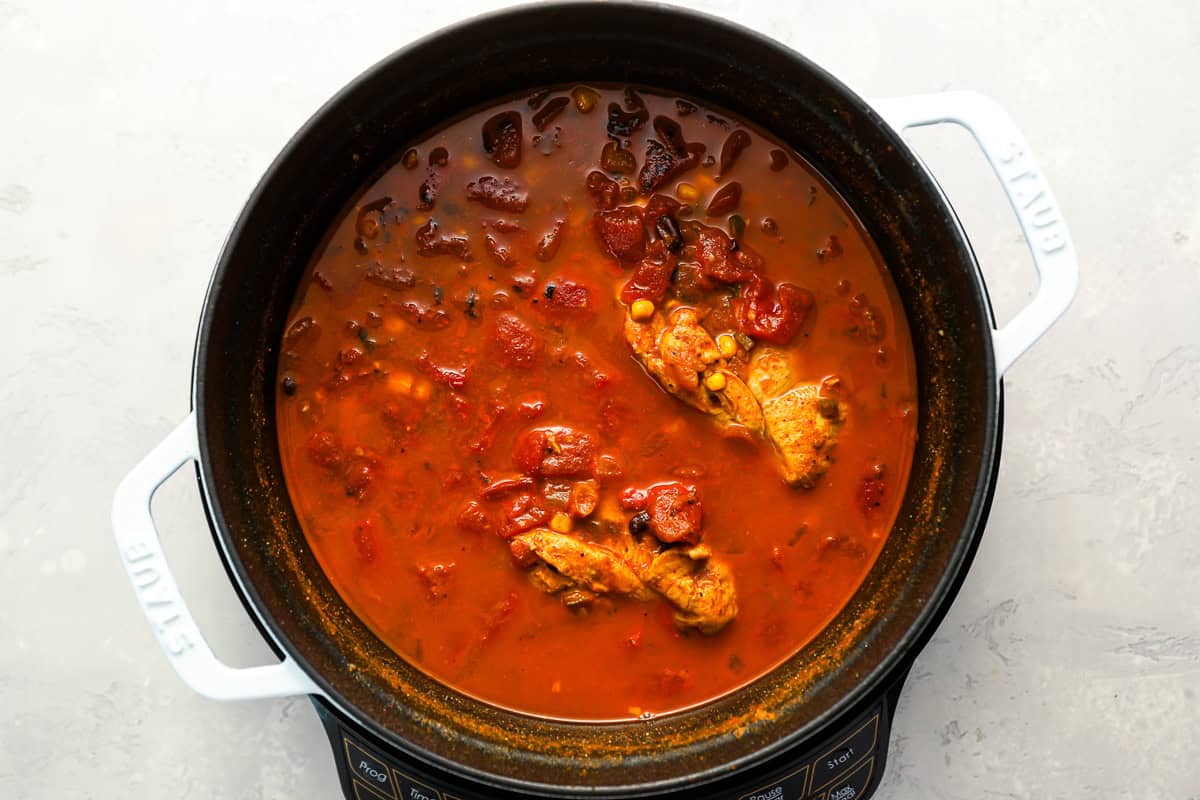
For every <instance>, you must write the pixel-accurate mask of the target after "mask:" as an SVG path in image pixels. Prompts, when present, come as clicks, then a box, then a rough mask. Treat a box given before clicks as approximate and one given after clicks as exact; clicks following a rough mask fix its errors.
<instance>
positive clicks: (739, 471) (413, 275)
mask: <svg viewBox="0 0 1200 800" xmlns="http://www.w3.org/2000/svg"><path fill="white" fill-rule="evenodd" d="M651 198H655V199H653V200H652V199H651ZM648 203H649V206H647V204H648ZM642 207H645V208H642ZM672 326H673V327H672ZM664 331H667V333H668V334H671V335H675V336H676V339H671V340H670V342H676V340H678V342H677V343H681V344H678V347H677V348H675V349H672V347H673V346H674V345H672V346H668V345H669V344H670V343H669V342H668V339H667V338H664V337H666V336H667V334H664ZM714 345H715V346H716V349H715V351H714V350H713V346H714ZM688 347H692V348H694V349H692V350H688V349H687V348H688ZM697 354H699V355H697ZM772 358H773V359H774V361H772ZM775 367H778V370H781V372H778V373H768V372H767V371H765V370H767V369H768V368H775ZM764 376H765V377H764ZM781 376H783V377H781ZM277 379H278V383H277V387H278V391H277V427H278V436H279V446H280V451H281V454H282V458H283V466H284V471H285V475H286V481H287V485H288V489H289V492H290V495H291V499H292V502H293V505H294V507H295V509H296V512H297V515H298V517H299V520H300V523H301V525H302V527H303V530H304V533H305V535H306V537H307V539H308V542H309V544H310V545H311V547H312V549H313V551H314V552H315V554H316V557H317V559H318V560H319V562H320V564H321V566H322V568H323V569H324V571H325V572H326V574H327V575H328V577H329V579H330V581H331V582H332V583H333V585H334V586H335V587H336V589H337V590H338V592H339V593H340V594H341V595H342V597H343V598H344V599H345V601H346V602H347V603H348V604H349V606H350V607H351V608H352V609H353V610H354V611H355V613H357V614H358V615H359V616H360V617H361V618H362V619H363V620H364V621H365V622H366V623H367V625H369V626H370V628H371V629H372V630H374V631H375V633H376V634H377V635H378V636H379V637H380V638H381V639H382V640H383V641H384V642H386V643H387V644H388V645H389V646H390V647H392V648H393V649H394V650H395V651H396V652H397V653H399V654H400V655H401V656H403V657H404V658H405V659H407V660H408V661H409V662H411V663H412V664H413V665H415V666H417V667H418V668H420V669H422V670H424V671H425V672H427V673H428V674H430V675H431V676H433V677H435V678H437V679H439V680H440V681H442V682H444V683H445V684H447V685H449V686H451V687H453V688H455V689H457V690H459V691H462V692H464V693H467V694H469V695H472V696H474V697H476V698H479V699H480V700H483V701H486V702H489V703H493V704H496V705H500V706H504V707H507V708H510V709H514V710H517V711H522V712H527V713H531V714H537V715H543V716H550V717H557V718H566V719H576V720H612V719H628V718H630V717H644V716H650V715H656V714H662V713H667V712H671V711H675V710H678V709H682V708H685V707H688V706H692V705H695V704H697V703H702V702H704V701H707V700H711V699H713V698H716V697H718V696H720V695H723V694H725V693H727V692H730V691H732V690H734V689H736V688H738V687H739V686H742V685H744V684H746V683H748V682H749V681H752V680H754V679H755V678H757V677H759V676H761V675H763V674H764V673H766V672H767V671H769V670H771V669H772V668H773V667H774V666H776V665H777V664H779V663H780V662H782V661H783V660H785V659H787V658H788V657H789V656H791V655H793V654H794V653H796V652H797V651H798V650H799V649H800V648H802V647H803V646H804V645H805V644H806V643H807V642H808V641H810V640H811V639H812V638H813V637H814V636H815V635H816V634H817V633H818V632H819V631H820V630H821V629H822V628H823V627H824V626H825V625H827V624H828V623H829V622H830V620H831V619H832V618H833V617H834V616H835V615H836V614H837V613H838V612H839V611H840V610H841V609H842V608H843V607H844V606H845V604H846V603H847V601H848V600H849V598H850V597H851V595H853V594H854V592H855V591H856V590H857V588H858V587H859V585H860V583H861V582H862V580H863V578H864V576H865V575H866V573H867V571H868V570H869V569H870V567H871V566H872V564H873V562H874V560H875V558H876V556H877V555H878V553H879V551H880V548H881V547H882V545H883V542H884V539H885V537H886V536H887V535H888V531H889V530H890V528H891V526H892V523H893V521H894V519H895V517H896V514H897V511H898V507H899V504H900V501H901V499H902V494H903V491H904V487H905V485H906V483H907V477H908V470H909V466H910V460H911V457H912V450H913V445H914V439H915V435H916V434H915V428H916V403H917V390H916V386H915V369H914V365H913V356H912V348H911V344H910V341H909V337H908V331H907V329H906V322H905V319H904V314H903V310H902V308H901V306H900V303H899V301H898V298H897V296H896V292H895V289H894V287H893V285H892V283H891V280H890V278H889V276H888V273H887V270H886V267H885V265H884V264H883V263H881V261H880V259H879V257H878V255H877V252H876V250H875V248H874V246H873V245H872V244H871V242H870V241H869V239H868V237H867V235H866V234H865V233H864V231H863V230H862V229H861V227H860V226H859V224H858V222H857V220H856V218H855V216H854V214H853V213H852V212H851V210H850V209H849V208H847V206H846V205H845V203H844V202H843V201H842V200H841V199H840V198H839V197H838V195H837V194H836V193H835V192H834V191H833V190H832V189H831V188H830V187H829V186H828V185H827V184H826V183H825V182H824V180H823V179H822V178H821V177H820V176H819V175H818V174H817V173H816V172H815V171H814V170H813V169H812V168H811V167H810V166H809V165H808V164H806V162H805V161H804V160H803V159H802V158H800V157H799V156H798V155H797V154H796V153H794V152H792V151H791V150H789V149H788V148H786V147H785V146H783V145H781V144H780V143H778V142H776V141H774V140H773V139H771V138H770V137H768V136H767V135H765V134H764V133H763V132H761V131H759V130H757V129H756V128H754V127H752V126H750V125H747V124H746V123H744V122H741V121H738V120H736V119H731V118H729V117H728V116H726V115H724V114H722V113H720V112H717V111H712V110H709V109H706V108H704V107H703V106H702V105H700V104H699V103H693V102H690V101H688V100H684V99H680V98H676V97H674V96H669V95H665V94H659V93H656V92H654V91H653V90H641V89H639V90H636V91H632V90H629V89H626V88H623V87H612V88H599V87H596V88H589V87H583V86H575V87H571V86H567V87H561V88H556V89H553V90H548V91H543V92H538V93H536V94H533V95H528V96H522V97H518V98H515V99H511V100H508V101H505V102H502V103H499V104H497V105H495V106H494V107H491V108H487V109H484V110H481V111H478V112H476V113H472V114H470V115H468V116H465V117H463V118H461V119H459V120H458V121H456V122H453V123H451V124H449V125H447V126H446V127H444V128H442V129H440V130H438V131H436V132H434V133H432V134H430V135H429V136H428V137H427V138H425V139H424V140H422V141H420V142H417V143H416V144H415V145H414V146H413V147H412V149H410V150H408V151H406V152H405V153H403V154H402V155H401V156H400V158H399V160H398V161H397V162H396V163H395V164H394V165H393V166H391V167H390V168H389V169H387V170H386V171H384V172H383V173H382V174H381V175H380V176H379V177H378V179H377V180H375V181H374V182H373V183H372V184H371V185H369V186H368V187H367V188H366V189H365V190H364V191H363V192H362V194H361V195H360V196H359V198H358V199H357V200H356V202H355V203H354V205H353V206H352V207H350V208H349V209H348V210H347V211H346V212H345V214H344V216H342V218H340V219H338V220H337V222H336V223H335V224H334V225H333V227H332V228H331V230H330V231H329V234H328V236H327V238H326V241H325V243H324V244H323V245H322V247H321V249H320V250H319V252H317V253H316V254H315V257H314V259H313V262H312V264H311V266H310V267H309V269H308V271H307V273H306V275H305V277H304V279H303V281H302V283H301V286H300V289H299V290H298V293H297V296H296V298H295V301H294V304H293V307H292V312H291V316H290V318H289V320H288V327H287V329H286V333H285V336H284V339H283V342H282V346H281V357H280V367H279V374H278V376H277ZM792 386H797V387H799V389H798V390H797V391H796V392H795V393H793V394H790V395H787V397H790V398H791V400H788V401H787V402H784V403H775V404H773V400H772V398H774V397H779V396H783V395H784V392H786V391H787V390H789V389H790V388H791V387H792ZM747 387H749V390H747ZM772 413H773V414H774V417H773V416H772ZM804 414H807V416H804ZM797 415H799V416H797ZM764 420H765V421H764ZM789 426H792V427H789ZM789 448H791V449H790V450H789ZM789 454H790V455H789ZM564 547H565V548H567V550H568V551H569V552H566V551H564V550H563V548H564ZM572 548H575V549H572ZM576 549H577V550H578V552H576V551H575V550H576ZM564 552H565V553H566V554H565V555H564ZM663 553H667V554H669V556H670V557H671V558H673V559H675V560H674V561H672V562H671V564H666V563H665V562H661V560H660V559H657V558H656V557H657V556H661V555H662V554H663ZM638 554H640V555H638ZM571 558H577V559H578V560H577V561H570V560H569V559H571ZM639 559H641V560H640V561H639ZM651 559H655V560H654V565H655V566H653V567H652V566H651V565H650V562H651ZM585 562H586V563H585ZM574 565H583V566H582V567H580V568H581V569H583V570H584V571H585V572H588V576H587V577H585V578H581V577H580V576H579V574H577V572H576V571H575V570H576V567H575V566H574ZM659 567H662V568H663V569H668V568H669V569H675V570H677V571H676V572H675V573H672V574H667V573H664V572H661V571H660V572H659V573H655V572H654V570H655V569H658V568H659ZM589 570H590V572H589ZM734 593H736V601H734Z"/></svg>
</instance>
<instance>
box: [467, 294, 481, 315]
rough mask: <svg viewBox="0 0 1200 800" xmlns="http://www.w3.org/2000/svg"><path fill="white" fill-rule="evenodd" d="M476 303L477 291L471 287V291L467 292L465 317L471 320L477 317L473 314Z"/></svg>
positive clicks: (477, 300)
mask: <svg viewBox="0 0 1200 800" xmlns="http://www.w3.org/2000/svg"><path fill="white" fill-rule="evenodd" d="M478 302H479V290H478V289H476V288H475V287H474V286H472V287H471V290H470V291H469V292H467V316H468V317H470V318H471V319H475V317H476V316H477V314H476V313H475V305H476V304H477V303H478Z"/></svg>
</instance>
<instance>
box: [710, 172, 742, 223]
mask: <svg viewBox="0 0 1200 800" xmlns="http://www.w3.org/2000/svg"><path fill="white" fill-rule="evenodd" d="M740 202H742V185H741V184H740V183H738V182H737V181H732V182H730V183H727V184H725V185H724V186H722V187H721V188H720V189H718V190H717V193H716V194H714V195H713V197H712V200H710V201H709V202H708V209H707V210H706V211H705V213H706V214H708V216H710V217H723V216H725V215H726V214H731V213H733V212H734V211H736V210H737V207H738V203H740Z"/></svg>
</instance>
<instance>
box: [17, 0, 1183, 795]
mask: <svg viewBox="0 0 1200 800" xmlns="http://www.w3.org/2000/svg"><path fill="white" fill-rule="evenodd" d="M239 5H240V4H236V3H195V2H191V3H182V2H178V3H150V2H146V3H131V2H105V3H69V2H59V1H58V0H0V104H2V108H3V110H2V111H0V332H2V333H3V341H4V343H5V344H4V347H3V349H0V798H6V799H8V800H23V799H24V798H54V799H55V800H62V799H65V798H116V797H151V798H168V797H169V798H185V797H186V798H208V797H220V798H295V799H296V800H310V799H314V800H315V799H316V798H321V799H322V800H325V799H326V798H334V797H337V796H339V795H338V788H337V784H336V780H335V775H334V772H333V762H332V760H331V758H330V756H329V753H328V745H327V743H326V741H325V738H324V735H323V733H322V732H321V730H320V729H319V726H318V724H317V721H316V718H315V715H314V713H313V712H312V710H311V707H310V706H309V705H308V703H307V702H306V701H304V700H296V699H294V700H281V701H258V702H251V703H243V704H222V703H217V702H212V701H209V700H205V699H203V698H201V697H199V696H196V695H194V694H192V693H191V692H190V691H189V690H188V689H187V688H186V687H185V686H184V685H183V683H181V682H180V681H179V680H178V679H177V678H176V676H175V675H174V673H173V672H172V671H171V669H170V667H169V666H168V665H167V663H166V661H165V660H164V658H163V657H162V654H161V652H160V651H159V648H158V646H157V644H156V643H155V642H154V640H153V639H152V637H151V634H150V631H149V629H148V627H147V626H146V624H145V622H144V620H143V618H142V616H141V614H140V612H139V611H138V609H137V606H136V605H135V603H134V599H133V594H132V592H131V590H130V587H129V585H128V581H127V580H126V579H125V577H124V575H123V573H122V571H121V568H120V566H119V563H118V560H117V556H116V553H115V548H114V544H113V540H112V536H111V532H110V528H109V504H110V501H111V497H112V493H113V489H114V487H115V486H116V483H117V481H118V480H119V479H120V477H121V476H122V475H123V474H124V473H125V472H126V471H127V470H128V469H129V468H130V467H131V466H132V465H133V464H134V463H135V462H137V460H138V459H139V458H140V457H141V456H142V455H143V454H144V453H146V452H147V451H148V450H149V449H150V448H151V447H152V446H153V445H154V444H155V443H156V442H157V441H158V440H159V439H160V438H161V437H162V436H164V435H165V434H166V433H167V432H168V431H169V430H170V429H171V428H172V426H173V425H174V423H176V422H177V421H178V420H180V419H181V418H182V417H184V415H185V414H186V413H187V410H188V392H189V385H188V380H189V364H190V359H191V351H192V342H193V336H194V333H195V322H196V318H197V315H198V313H199V308H200V303H201V300H202V298H203V295H204V290H205V286H206V284H207V281H208V276H209V271H210V268H211V266H212V263H213V260H214V258H215V256H216V254H217V252H218V249H219V248H220V246H221V243H222V239H223V237H224V235H225V232H226V230H227V229H228V227H229V225H230V224H231V222H232V220H233V219H234V217H235V216H236V214H237V213H238V211H239V209H240V207H241V204H242V201H243V200H244V199H245V197H246V195H247V193H248V192H249V191H250V189H251V187H252V186H253V185H254V184H255V182H256V181H257V180H258V178H259V176H260V174H261V172H262V171H263V169H264V168H265V167H266V165H267V164H268V162H269V161H270V160H271V159H272V158H273V157H274V155H275V153H276V152H277V151H278V149H279V148H280V147H281V146H282V145H283V143H284V142H285V141H286V139H287V138H288V137H289V136H290V134H291V133H292V132H293V131H294V130H295V129H296V128H297V126H299V125H300V123H302V122H303V121H304V119H305V118H307V116H308V115H309V114H310V113H312V112H313V111H314V110H315V109H316V108H317V107H318V105H320V104H321V103H322V102H323V101H324V100H325V99H326V98H328V97H329V96H330V95H331V94H332V93H333V92H334V91H336V90H337V89H338V88H339V87H340V86H341V85H342V84H344V83H345V82H346V81H348V80H349V79H351V78H352V77H354V76H355V75H356V74H357V73H358V72H360V71H361V70H362V69H364V68H366V67H367V66H369V65H370V64H372V63H373V62H375V61H376V60H378V59H379V58H381V57H383V56H384V55H386V54H387V53H388V52H390V51H391V50H393V49H394V48H396V47H398V46H400V45H402V44H404V43H405V42H406V41H408V40H410V39H412V38H414V37H416V36H418V35H421V34H424V33H426V32H428V31H431V30H433V29H435V28H437V27H440V26H441V25H443V24H445V23H449V22H451V21H453V20H455V19H458V18H460V17H463V16H466V15H468V14H469V13H471V12H473V11H476V10H480V9H482V8H484V7H491V6H495V5H498V4H493V3H466V2H453V1H452V0H441V2H437V3H421V4H417V3H412V2H404V1H403V0H401V2H392V3H354V4H352V3H345V2H322V3H297V2H270V3H260V4H258V5H256V6H255V7H254V8H239V7H238V6H239ZM900 5H902V4H897V3H894V2H864V3H830V2H826V3H815V2H802V3H782V2H771V3H750V2H745V3H739V2H710V3H705V4H703V7H705V8H709V9H711V10H715V11H717V12H719V13H722V14H725V15H727V16H730V17H732V18H734V19H737V20H739V21H741V22H744V23H746V24H749V25H751V26H753V27H757V28H759V29H761V30H764V31H768V32H770V33H771V34H772V35H774V36H776V37H778V38H780V39H783V40H784V41H786V42H787V43H789V44H791V45H793V46H794V47H796V48H797V49H798V50H800V51H801V52H804V53H805V54H807V55H808V56H810V57H812V58H813V59H815V60H816V61H817V62H818V63H820V64H822V65H824V66H825V67H827V68H828V69H830V70H832V71H833V72H834V73H835V74H837V75H838V76H839V77H841V78H842V79H843V80H845V81H846V82H847V83H848V84H849V85H850V86H852V87H853V88H855V89H857V90H858V91H859V92H861V93H863V94H866V95H870V96H886V95H889V94H902V93H912V92H928V91H936V90H940V89H948V88H971V89H976V90H980V91H983V92H985V93H987V94H990V95H992V96H993V97H995V98H996V99H997V100H999V101H1000V102H1001V103H1002V104H1003V105H1004V106H1006V107H1007V108H1008V110H1009V111H1010V112H1011V114H1012V115H1013V116H1014V117H1015V118H1016V119H1017V121H1018V122H1019V123H1020V124H1021V126H1022V128H1023V130H1024V132H1025V135H1026V137H1027V138H1028V139H1029V141H1030V143H1031V144H1032V145H1033V147H1034V149H1035V150H1036V152H1037V154H1038V155H1039V156H1040V158H1041V161H1042V166H1043V168H1044V170H1045V173H1046V174H1047V175H1048V176H1049V178H1050V180H1051V182H1052V184H1053V186H1054V187H1055V189H1056V191H1057V193H1058V197H1059V201H1060V203H1061V206H1062V208H1063V211H1064V214H1065V216H1066V218H1067V220H1068V221H1069V223H1070V224H1071V226H1072V232H1073V234H1074V237H1075V242H1076V245H1077V247H1078V250H1079V254H1080V259H1081V262H1082V269H1083V273H1082V277H1083V283H1082V286H1081V289H1080V293H1079V296H1078V299H1077V301H1076V303H1075V305H1074V307H1073V308H1072V309H1071V310H1070V311H1069V312H1068V314H1067V316H1066V317H1065V318H1064V320H1063V321H1062V322H1061V323H1060V324H1059V325H1058V326H1057V327H1056V328H1055V329H1054V330H1053V331H1052V332H1051V333H1050V334H1049V335H1048V336H1047V337H1046V338H1045V339H1044V340H1043V341H1042V342H1041V343H1039V344H1038V346H1037V347H1036V348H1035V349H1034V350H1033V351H1032V352H1031V353H1029V354H1028V355H1027V356H1026V357H1025V358H1024V359H1022V360H1021V361H1020V362H1019V363H1018V364H1017V366H1016V367H1014V369H1013V370H1012V371H1011V372H1010V373H1009V376H1008V378H1007V379H1006V381H1005V387H1006V398H1005V400H1006V419H1005V437H1004V438H1005V441H1004V460H1003V465H1002V467H1001V472H1000V479H999V487H998V490H997V492H996V498H995V503H994V505H993V507H992V514H991V521H990V523H989V526H988V530H987V535H986V537H985V538H984V541H983V545H982V547H981V548H980V551H979V554H978V557H977V559H976V562H975V566H974V568H973V569H972V570H971V572H970V575H969V576H968V578H967V580H966V583H965V585H964V586H963V589H962V593H961V595H960V596H959V597H958V600H957V602H956V603H955V604H954V607H953V609H952V610H951V611H950V614H949V616H948V617H947V619H946V620H945V622H944V623H943V624H942V626H941V628H940V630H939V631H938V633H937V636H936V638H935V639H934V641H933V642H932V644H931V645H930V646H929V648H928V649H927V650H926V651H925V652H924V653H923V654H922V655H921V657H920V659H919V660H918V662H917V665H916V668H915V670H914V674H913V677H912V679H911V680H910V681H909V683H908V686H907V688H906V690H905V693H904V697H903V700H902V702H901V707H900V712H899V719H898V721H897V723H896V727H895V730H894V731H893V746H892V751H891V759H890V761H889V764H888V768H887V775H886V778H885V785H884V790H883V791H882V793H881V795H882V796H883V797H885V798H962V799H963V800H981V798H991V797H1003V798H1009V797H1012V798H1025V797H1030V798H1035V797H1036V798H1042V797H1087V798H1091V800H1103V799H1107V798H1138V799H1139V800H1141V799H1142V798H1192V799H1194V798H1200V698H1198V697H1197V695H1198V694H1200V536H1197V535H1196V526H1197V520H1200V464H1198V463H1197V455H1198V454H1200V422H1198V421H1197V411H1198V409H1200V91H1197V89H1196V87H1195V77H1196V76H1197V75H1200V5H1197V4H1196V3H1194V2H1190V1H1189V0H1178V2H1167V0H1154V1H1153V2H1148V3H1142V4H1140V5H1138V6H1137V8H1136V9H1134V8H1133V7H1129V8H1128V10H1127V11H1125V10H1122V11H1117V10H1106V8H1109V7H1115V6H1117V5H1120V6H1123V7H1124V6H1127V4H1116V3H1097V2H1094V0H1093V1H1092V2H1083V1H1082V0H1072V1H1071V2H1038V1H1037V0H1026V1H1025V2H993V3H986V4H979V3H961V2H957V0H931V2H927V3H924V4H922V6H920V7H919V8H918V7H913V8H909V9H906V10H905V9H901V8H900V7H899V6H900ZM855 6H856V7H858V8H857V10H847V7H855ZM913 141H915V142H916V143H917V145H918V147H919V149H920V151H921V153H922V154H923V155H924V156H925V157H926V159H927V161H928V162H929V163H930V165H931V166H932V167H933V169H934V170H935V172H936V173H937V175H938V177H939V179H940V180H941V181H942V183H943V185H944V187H945V188H946V191H947V193H948V194H949V195H950V196H951V198H952V200H953V202H954V203H955V206H956V208H957V209H958V211H959V213H960V215H961V217H962V219H963V222H964V225H965V226H966V228H967V230H968V232H969V233H970V235H971V238H972V241H973V243H974V245H975V248H976V250H977V252H978V254H979V257H980V260H981V262H982V263H983V265H984V269H985V272H986V274H987V276H988V279H989V285H990V288H991V290H992V293H993V297H994V299H995V301H996V303H997V308H998V311H999V313H1000V316H1001V317H1002V318H1003V317H1005V316H1006V315H1007V314H1010V313H1011V312H1012V311H1013V310H1014V309H1016V308H1018V307H1019V306H1020V304H1021V303H1022V302H1024V301H1025V300H1026V299H1027V298H1028V297H1029V295H1030V291H1031V288H1032V286H1033V278H1032V273H1031V269H1030V267H1029V264H1028V259H1027V253H1026V251H1025V249H1024V245H1023V244H1022V243H1021V241H1020V240H1019V238H1018V235H1017V228H1016V225H1015V223H1014V221H1013V218H1012V216H1011V213H1010V212H1009V210H1008V208H1007V206H1006V203H1005V201H1004V199H1003V198H1002V195H1001V193H1000V191H999V189H998V187H997V185H996V184H995V183H994V180H993V179H992V178H991V176H990V173H989V172H988V170H987V168H986V166H985V164H984V162H983V160H982V158H981V157H980V156H979V155H978V154H977V152H976V151H975V150H974V149H973V146H972V145H971V144H970V142H969V139H968V138H967V136H966V135H965V134H963V133H962V132H960V131H954V130H935V131H924V132H918V133H916V134H915V135H914V137H913ZM156 509H157V511H158V518H159V522H160V526H161V530H162V535H163V539H164V541H165V544H166V548H167V552H168V555H169V556H170V557H171V559H172V564H173V566H174V567H175V569H176V571H177V577H178V579H179V582H180V584H181V586H182V588H183V590H184V593H185V595H186V596H187V598H188V600H189V601H190V603H191V605H192V608H193V610H194V611H195V612H196V614H197V616H198V617H199V619H200V621H201V626H202V629H203V630H204V631H205V633H206V634H207V635H208V636H209V638H210V640H211V641H212V643H213V645H214V647H216V649H217V650H218V652H219V653H221V654H222V655H223V656H225V657H226V658H227V659H229V660H230V661H231V662H233V663H235V664H238V665H250V664H254V663H262V662H263V661H264V660H265V658H266V653H267V650H266V648H265V646H264V645H263V644H262V643H261V641H260V640H259V638H258V635H257V633H256V632H255V630H254V629H253V626H252V625H251V624H250V622H249V621H248V619H247V617H246V615H245V613H244V612H243V610H242V609H241V606H240V604H239V603H238V601H237V599H236V598H235V596H234V594H233V591H232V590H231V588H230V586H229V584H228V581H227V579H226V577H225V575H224V572H223V570H222V569H221V566H220V564H219V563H218V561H217V558H216V555H215V553H214V552H213V548H212V543H211V539H210V537H209V534H208V531H207V526H206V523H205V520H204V515H203V513H202V511H201V509H200V505H199V500H198V497H197V493H196V489H195V486H194V481H193V480H192V479H191V477H190V475H187V474H182V475H179V476H176V477H175V478H174V479H173V480H172V481H171V482H169V483H168V484H167V486H166V487H165V488H164V490H163V492H162V493H161V494H160V499H159V500H158V501H157V503H156Z"/></svg>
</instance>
